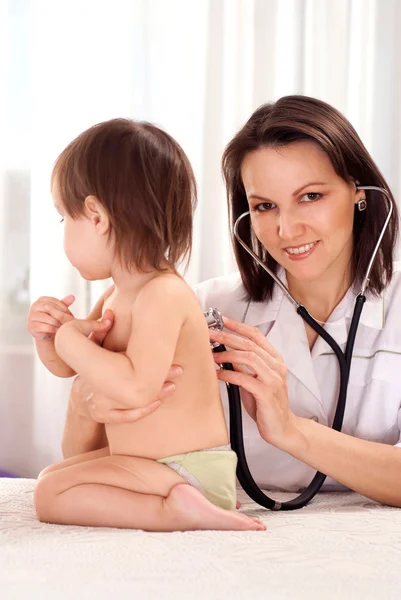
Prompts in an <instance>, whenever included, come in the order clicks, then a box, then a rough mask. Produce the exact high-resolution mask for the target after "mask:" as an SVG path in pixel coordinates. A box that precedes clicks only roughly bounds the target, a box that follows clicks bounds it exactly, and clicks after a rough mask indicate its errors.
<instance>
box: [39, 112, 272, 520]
mask: <svg viewBox="0 0 401 600" xmlns="http://www.w3.org/2000/svg"><path fill="white" fill-rule="evenodd" d="M52 195H53V199H54V205H55V208H56V210H57V211H58V212H59V214H60V216H61V220H62V221H63V223H64V249H65V253H66V255H67V257H68V259H69V260H70V262H71V263H72V265H73V266H74V267H75V268H77V269H78V271H79V273H80V274H81V275H82V277H84V278H85V279H86V280H89V281H93V280H102V279H108V278H110V277H111V278H112V281H113V285H112V286H111V287H110V288H109V290H108V291H107V292H106V293H105V294H104V295H103V296H102V298H101V299H100V300H99V301H98V303H97V304H96V306H95V308H94V309H93V311H92V312H91V313H90V315H89V316H88V318H87V319H85V320H79V319H75V318H74V317H73V315H72V314H71V313H70V311H69V309H68V307H69V306H70V305H71V303H72V302H73V300H74V297H73V296H68V297H67V298H65V299H64V300H63V301H61V300H57V299H55V298H40V299H39V300H38V301H37V302H36V303H35V304H34V305H33V306H32V307H31V310H30V314H29V317H28V323H29V330H30V332H31V333H32V335H34V337H35V341H36V347H37V351H38V354H39V357H40V359H41V360H42V362H43V364H44V365H45V366H46V367H47V368H48V369H49V370H50V371H51V372H52V373H54V374H55V375H58V376H60V377H70V376H73V375H75V374H77V373H78V374H79V375H81V376H82V378H83V379H84V380H85V381H86V382H87V383H88V384H89V385H90V386H91V387H92V389H93V391H94V393H95V394H99V395H100V394H101V395H102V396H104V397H106V398H107V399H108V401H110V415H111V417H110V422H109V423H106V425H105V429H106V435H107V439H108V448H104V449H102V450H98V451H94V452H89V453H87V454H83V455H80V456H77V457H74V458H72V459H68V460H65V461H62V462H61V463H58V464H56V465H53V466H51V467H48V468H47V469H45V470H44V471H42V473H41V474H40V475H39V478H38V481H37V485H36V488H35V507H36V511H37V514H38V517H39V519H40V520H41V521H44V522H49V523H61V524H66V525H83V526H101V527H123V528H135V529H144V530H147V531H175V530H180V531H184V530H194V529H222V530H263V529H265V527H264V525H263V524H262V523H261V522H260V521H258V520H256V519H252V518H250V517H247V516H245V515H243V514H240V513H237V512H235V506H236V486H235V484H236V479H235V471H236V463H237V458H236V455H235V453H234V452H233V451H232V450H231V449H230V446H229V439H228V433H227V428H226V423H225V419H224V414H223V410H222V405H221V400H220V396H219V390H218V382H217V378H216V373H215V363H214V361H213V357H212V354H211V351H210V345H209V332H208V328H207V324H206V321H205V319H204V316H203V313H202V310H201V308H200V306H199V303H198V301H197V298H196V297H195V295H194V294H193V292H192V290H191V289H190V288H189V286H188V285H187V284H186V283H185V282H184V280H183V279H182V278H181V277H180V275H179V274H178V273H177V265H178V264H180V262H181V261H182V260H183V259H184V258H185V257H188V255H189V253H190V250H191V241H192V213H193V209H194V205H195V200H196V186H195V181H194V176H193V172H192V169H191V166H190V164H189V161H188V159H187V157H186V155H185V154H184V152H183V150H182V149H181V148H180V146H179V145H178V144H177V143H176V142H175V140H173V139H172V138H171V137H170V136H169V135H168V134H166V133H165V132H163V131H161V130H160V129H158V128H157V127H155V126H153V125H151V124H148V123H137V122H133V121H130V120H125V119H115V120H112V121H108V122H105V123H100V124H99V125H96V126H94V127H92V128H90V129H88V130H87V131H85V132H84V133H82V134H81V135H80V136H78V138H76V139H75V140H74V141H73V142H71V144H70V145H69V146H68V147H67V148H66V149H65V150H64V151H63V152H62V153H61V155H60V156H59V158H58V159H57V161H56V163H55V166H54V170H53V175H52ZM110 311H112V313H110ZM108 315H109V317H108ZM111 319H112V320H113V326H112V327H111V328H110V324H111ZM102 331H108V333H107V335H105V336H103V337H104V340H103V343H102V345H100V344H99V343H96V341H97V342H98V341H99V337H100V338H101V337H102ZM96 338H98V339H96ZM172 363H175V364H179V365H181V366H182V367H183V372H184V374H183V376H182V377H181V378H180V382H179V383H177V385H176V391H175V392H174V393H173V394H172V395H171V397H170V398H169V399H168V400H166V401H165V402H164V403H162V404H161V405H160V407H159V408H158V409H157V410H155V411H154V412H151V413H150V414H149V415H148V416H146V417H144V418H143V419H141V420H139V421H135V422H129V423H120V424H119V423H118V419H115V418H112V416H113V415H115V414H117V413H118V412H119V411H122V410H130V409H131V410H132V409H136V408H140V407H147V406H150V405H152V404H153V403H154V401H155V400H156V399H157V396H158V393H159V392H160V389H161V388H162V385H163V382H164V381H165V379H166V376H167V373H168V371H169V368H170V365H171V364H172Z"/></svg>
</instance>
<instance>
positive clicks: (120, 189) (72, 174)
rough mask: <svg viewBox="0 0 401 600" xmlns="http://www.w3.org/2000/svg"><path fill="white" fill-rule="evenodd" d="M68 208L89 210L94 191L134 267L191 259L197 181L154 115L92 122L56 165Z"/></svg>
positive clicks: (119, 249)
mask: <svg viewBox="0 0 401 600" xmlns="http://www.w3.org/2000/svg"><path fill="white" fill-rule="evenodd" d="M54 182H56V183H57V186H58V189H59V192H60V197H61V200H62V203H63V208H64V210H65V211H66V212H67V214H68V215H70V216H71V217H72V218H74V219H78V218H81V217H83V216H84V215H85V204H84V202H85V198H87V196H95V197H96V198H97V200H98V201H99V202H100V203H101V204H102V206H103V207H104V208H105V210H106V211H107V214H108V216H109V219H110V225H111V231H110V235H109V239H111V238H112V239H113V242H114V244H115V248H116V253H117V256H118V257H119V259H120V260H121V261H122V264H123V265H124V266H125V267H126V268H128V269H131V268H132V267H135V268H137V269H139V270H142V271H143V270H144V269H146V267H147V266H149V267H152V268H154V269H157V270H163V267H162V263H163V261H164V260H167V261H168V263H169V264H170V265H171V267H173V268H174V269H175V268H176V266H177V265H178V264H179V263H180V262H182V261H183V260H184V259H186V260H187V261H188V260H189V257H190V254H191V245H192V216H193V211H194V209H195V206H196V182H195V177H194V174H193V171H192V168H191V165H190V163H189V160H188V158H187V156H186V155H185V153H184V151H183V150H182V148H181V147H180V146H179V144H178V143H177V142H176V141H175V140H174V139H173V138H172V137H171V136H170V135H168V134H167V133H165V132H164V131H162V130H161V129H159V128H158V127H156V126H155V125H152V124H150V123H144V122H136V121H131V120H129V119H113V120H111V121H106V122H104V123H99V124H97V125H94V126H93V127H91V128H90V129H87V130H86V131H84V132H83V133H81V135H79V136H78V137H77V138H76V139H75V140H73V141H72V142H71V143H70V144H69V145H68V146H67V148H65V150H64V151H63V152H62V153H61V154H60V156H59V157H58V159H57V160H56V163H55V165H54V168H53V174H52V184H53V183H54Z"/></svg>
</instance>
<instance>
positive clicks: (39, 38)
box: [0, 0, 401, 476]
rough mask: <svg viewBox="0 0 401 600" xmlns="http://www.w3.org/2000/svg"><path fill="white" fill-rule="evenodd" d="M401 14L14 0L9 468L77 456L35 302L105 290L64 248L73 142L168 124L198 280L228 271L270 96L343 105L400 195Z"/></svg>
mask: <svg viewBox="0 0 401 600" xmlns="http://www.w3.org/2000/svg"><path fill="white" fill-rule="evenodd" d="M400 26H401V3H400V2H398V0H168V1H167V0H113V2H110V0H57V2H54V0H0V127H1V130H0V132H1V135H0V251H1V255H0V278H1V279H0V301H1V302H0V307H1V313H0V314H1V315H2V319H1V321H2V323H1V325H0V332H1V337H0V348H1V354H0V361H1V362H0V365H1V370H0V391H1V398H0V418H1V421H0V470H1V469H2V468H3V469H7V470H9V471H13V472H15V473H17V474H20V475H24V476H34V475H36V474H37V472H38V470H39V469H40V468H42V467H43V466H45V465H46V464H49V463H50V462H53V461H55V460H57V459H59V458H60V456H61V455H60V438H61V429H62V424H63V419H64V414H65V409H66V403H67V397H68V388H69V385H70V382H65V381H61V380H58V379H56V378H54V377H53V376H52V375H50V374H49V373H47V372H46V371H45V369H44V368H43V367H42V366H41V365H40V364H39V363H38V361H37V359H35V357H34V354H33V350H32V344H31V341H30V340H29V338H28V337H27V335H26V333H24V331H23V330H24V327H25V321H24V320H25V317H26V312H27V308H28V305H29V301H33V300H34V299H36V298H37V297H38V296H40V295H44V294H46V295H55V296H57V297H61V296H63V295H66V294H68V293H74V294H75V295H76V297H77V301H76V304H75V305H74V309H75V312H76V315H77V316H81V315H84V314H85V312H86V311H87V310H88V307H89V306H90V305H91V304H93V302H94V300H95V298H96V297H97V296H98V295H99V293H100V291H101V290H102V288H103V284H93V285H91V286H90V285H88V284H86V282H84V281H82V280H80V279H79V276H78V275H77V274H76V273H75V272H74V270H73V269H72V268H71V267H70V265H69V264H68V262H67V261H66V259H65V258H64V256H63V253H62V244H61V226H59V225H58V221H57V215H56V213H55V211H54V209H53V207H52V201H51V197H50V190H49V176H50V172H51V167H52V163H53V161H54V159H55V158H56V156H57V154H58V153H59V152H60V151H61V150H62V149H63V147H64V146H65V145H66V144H67V143H68V142H69V141H70V140H71V139H72V138H73V137H74V136H75V135H77V134H78V133H79V132H81V131H82V130H83V129H85V128H86V127H89V126H90V125H92V124H94V123H96V122H98V121H102V120H105V119H109V118H112V117H117V116H124V117H132V118H135V119H146V120H149V121H152V122H154V123H156V124H158V125H160V126H161V127H164V128H165V129H166V130H167V131H168V132H169V133H171V134H172V135H173V136H174V137H176V139H177V140H178V141H179V142H180V143H181V145H182V146H183V148H184V150H185V151H186V152H187V154H188V156H189V158H190V160H191V162H192V164H193V167H194V170H195V173H196V176H197V179H198V185H199V207H198V210H197V213H196V217H195V242H194V250H193V256H192V261H191V265H190V268H189V270H188V272H187V279H188V281H189V282H190V283H195V282H197V281H200V280H203V279H206V278H208V277H214V276H218V275H222V274H225V273H227V272H230V271H232V270H234V269H235V264H234V261H233V258H232V253H231V249H230V244H229V232H228V227H227V215H226V205H225V196H224V189H223V185H222V180H221V172H220V159H221V154H222V151H223V149H224V146H225V144H226V143H227V142H228V141H229V139H230V137H231V136H232V135H233V134H234V133H235V132H236V130H237V129H238V128H239V127H240V126H241V125H242V124H243V123H244V122H245V120H246V119H247V118H248V117H249V116H250V114H251V112H252V111H253V110H254V109H255V108H257V106H259V105H260V104H262V103H264V102H268V101H273V100H275V99H277V98H279V97H280V96H282V95H286V94H293V93H297V94H306V95H311V96H316V97H318V98H321V99H323V100H325V101H327V102H329V103H331V104H333V105H334V106H336V107H337V108H338V109H340V110H341V111H342V112H344V113H345V115H346V116H347V117H348V118H349V119H350V120H351V122H352V123H353V124H354V126H355V127H356V129H357V131H358V132H359V134H360V135H361V137H362V139H363V140H364V142H365V143H366V145H367V147H368V149H369V150H370V151H371V153H372V155H373V157H374V158H375V159H376V161H377V163H378V164H379V167H380V168H381V169H382V171H383V173H384V175H385V176H386V177H387V179H388V181H389V183H390V185H391V186H392V187H393V190H394V192H395V193H396V194H398V193H399V192H400V185H401V175H400V173H401V169H400V150H401V145H400V139H401V135H400V134H401V131H400V129H401V126H400V120H401V102H400V99H401V98H400V94H401V66H400V57H401V41H400V39H401V38H400V36H399V35H398V32H399V31H400ZM27 181H28V186H27V188H26V189H25V187H24V182H25V183H26V182H27ZM18 182H19V183H18ZM13 223H14V226H15V227H11V228H10V229H7V224H13ZM28 268H29V282H30V284H29V297H28V292H27V290H26V287H27V269H28Z"/></svg>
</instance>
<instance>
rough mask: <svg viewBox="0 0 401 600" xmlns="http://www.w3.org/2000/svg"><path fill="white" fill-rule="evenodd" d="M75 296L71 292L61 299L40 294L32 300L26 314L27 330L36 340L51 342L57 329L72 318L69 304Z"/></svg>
mask: <svg viewBox="0 0 401 600" xmlns="http://www.w3.org/2000/svg"><path fill="white" fill-rule="evenodd" d="M74 300H75V297H74V296H72V295H71V294H70V295H69V296H66V297H65V298H63V299H62V300H58V299H57V298H50V297H48V296H42V297H41V298H39V300H36V302H34V303H33V304H32V306H31V308H30V310H29V314H28V331H29V333H30V334H31V335H32V336H33V337H34V338H35V340H37V341H41V342H53V341H54V336H55V335H56V333H57V331H58V330H59V328H60V327H61V325H64V323H68V321H72V320H73V319H74V315H73V314H72V313H71V311H70V310H69V308H68V307H69V306H71V304H72V303H73V302H74Z"/></svg>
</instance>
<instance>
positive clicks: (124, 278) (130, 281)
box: [111, 265, 174, 294]
mask: <svg viewBox="0 0 401 600" xmlns="http://www.w3.org/2000/svg"><path fill="white" fill-rule="evenodd" d="M165 273H174V270H173V269H172V268H171V267H169V266H166V270H165V271H158V270H156V269H154V268H151V267H149V268H146V269H144V271H139V270H138V269H135V268H132V269H130V270H128V269H126V268H124V267H122V266H121V265H115V266H114V267H113V268H112V270H111V278H112V279H113V283H114V285H115V289H116V291H117V292H120V293H129V294H132V293H135V294H137V293H138V292H139V291H140V290H141V289H142V288H143V287H144V286H145V285H146V284H147V283H148V282H149V281H151V280H152V279H154V278H155V277H159V276H160V275H163V274H165Z"/></svg>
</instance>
